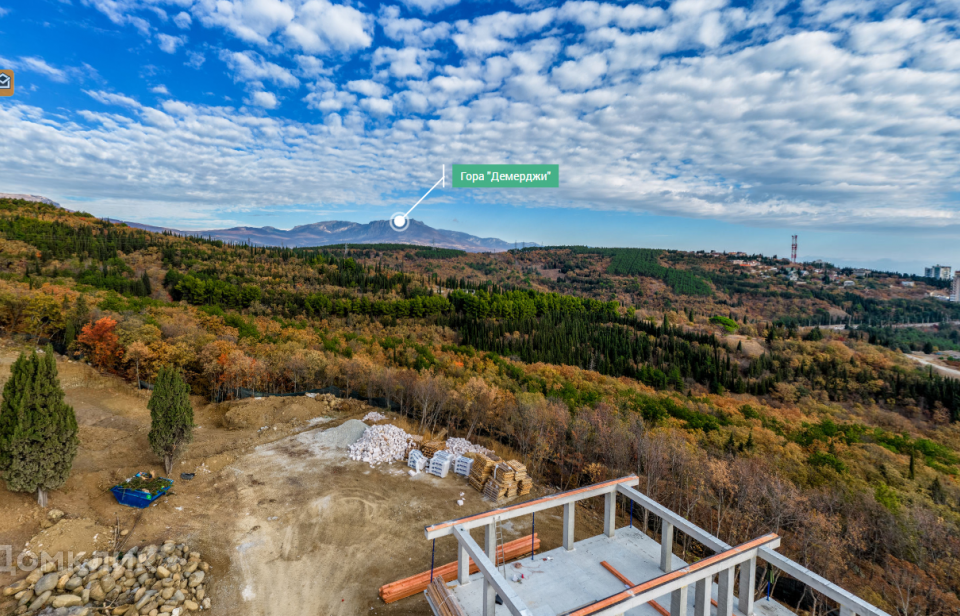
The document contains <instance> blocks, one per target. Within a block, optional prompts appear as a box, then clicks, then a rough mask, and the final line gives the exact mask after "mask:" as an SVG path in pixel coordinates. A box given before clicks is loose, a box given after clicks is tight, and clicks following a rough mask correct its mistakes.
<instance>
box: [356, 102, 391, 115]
mask: <svg viewBox="0 0 960 616" xmlns="http://www.w3.org/2000/svg"><path fill="white" fill-rule="evenodd" d="M360 106H361V107H362V108H364V109H366V110H367V111H369V112H370V113H371V114H373V115H375V116H388V115H393V103H392V102H391V101H388V100H385V99H382V98H365V99H363V100H362V101H360Z"/></svg>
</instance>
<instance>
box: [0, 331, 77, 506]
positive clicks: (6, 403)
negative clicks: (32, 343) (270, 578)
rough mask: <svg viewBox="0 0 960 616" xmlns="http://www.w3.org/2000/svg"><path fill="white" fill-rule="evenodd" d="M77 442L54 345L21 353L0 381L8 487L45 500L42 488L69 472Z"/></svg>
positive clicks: (59, 482) (0, 443)
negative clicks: (5, 378)
mask: <svg viewBox="0 0 960 616" xmlns="http://www.w3.org/2000/svg"><path fill="white" fill-rule="evenodd" d="M79 443H80V440H79V438H78V437H77V417H76V415H75V414H74V412H73V407H71V406H70V405H68V404H67V403H66V402H64V394H63V389H62V388H61V387H60V380H59V378H58V377H57V364H56V361H55V360H54V357H53V348H52V347H51V346H49V345H48V346H47V348H46V352H45V354H44V355H42V356H38V355H37V353H36V352H33V353H31V354H30V355H27V354H26V353H22V354H21V355H20V357H19V358H17V361H15V362H14V364H13V367H12V368H11V371H10V379H9V380H8V381H7V383H6V385H4V387H3V403H2V404H0V474H2V476H3V479H4V480H5V481H6V484H7V489H8V490H10V491H12V492H36V493H37V502H38V503H39V504H40V506H41V507H46V506H47V491H48V490H56V489H57V488H60V487H61V486H63V484H64V483H66V481H67V477H69V476H70V469H71V468H72V466H73V459H74V458H75V457H76V455H77V447H78V445H79Z"/></svg>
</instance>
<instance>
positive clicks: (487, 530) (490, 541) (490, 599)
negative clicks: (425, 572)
mask: <svg viewBox="0 0 960 616" xmlns="http://www.w3.org/2000/svg"><path fill="white" fill-rule="evenodd" d="M483 544H484V545H483V549H484V551H486V553H487V556H488V557H489V558H490V560H491V562H493V563H494V564H496V562H497V560H496V559H497V526H496V522H491V523H490V524H487V525H486V527H484V533H483ZM496 609H497V591H496V589H494V587H493V584H491V583H490V582H488V581H487V578H486V576H484V578H483V616H495V614H496ZM728 616H729V615H728Z"/></svg>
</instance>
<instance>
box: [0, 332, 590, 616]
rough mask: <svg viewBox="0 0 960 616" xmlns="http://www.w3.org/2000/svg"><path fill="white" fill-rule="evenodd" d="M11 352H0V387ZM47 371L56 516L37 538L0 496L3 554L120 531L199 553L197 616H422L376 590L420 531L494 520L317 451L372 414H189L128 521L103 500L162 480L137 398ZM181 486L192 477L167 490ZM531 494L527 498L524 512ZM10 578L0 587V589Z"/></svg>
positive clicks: (424, 554) (93, 376)
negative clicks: (68, 441)
mask: <svg viewBox="0 0 960 616" xmlns="http://www.w3.org/2000/svg"><path fill="white" fill-rule="evenodd" d="M19 350H20V349H19V347H15V346H13V345H12V344H11V343H6V346H2V343H0V381H5V380H6V378H7V377H8V375H9V368H10V364H12V363H13V360H14V359H15V358H16V356H17V354H18V352H19ZM58 368H59V371H60V379H61V383H62V385H63V387H64V390H65V392H66V398H67V401H68V403H70V404H72V405H73V407H74V409H75V411H76V414H77V420H78V423H79V424H80V451H79V453H78V455H77V458H76V461H75V463H74V466H73V472H72V474H71V477H70V479H69V481H68V482H67V485H66V486H65V487H64V488H63V489H62V490H58V491H55V492H52V493H51V494H50V509H53V508H57V509H60V510H62V511H64V512H65V513H66V516H65V517H64V519H63V520H61V521H60V522H58V523H57V524H56V525H54V526H52V527H49V526H50V523H49V522H48V521H47V518H46V512H45V511H44V510H42V509H41V508H40V507H38V506H37V504H36V501H35V498H34V496H33V495H31V494H22V493H11V492H8V491H7V490H6V488H5V487H0V546H4V545H12V546H13V553H14V554H17V553H19V552H20V551H21V550H23V549H25V548H27V549H31V550H34V551H36V552H39V551H41V550H44V551H47V552H48V553H54V552H56V551H60V550H62V551H64V552H68V551H72V552H74V553H76V552H80V551H87V552H90V551H92V550H94V549H111V548H112V547H113V545H112V544H113V537H114V531H115V528H116V526H117V524H118V523H119V526H120V528H122V529H126V530H128V531H130V532H129V536H128V537H127V538H126V546H128V547H129V546H133V545H145V544H148V543H159V542H162V541H163V540H165V539H176V540H177V541H178V542H179V541H183V542H185V543H188V544H189V545H191V547H193V548H194V549H197V550H200V551H201V552H202V553H203V555H204V560H207V561H208V562H210V564H211V566H212V567H213V569H212V572H211V573H212V582H211V584H210V588H209V594H210V596H211V598H212V599H213V609H212V613H213V614H218V615H219V614H223V615H227V614H229V615H231V616H243V615H250V616H262V615H272V614H276V615H283V616H287V615H290V616H294V615H304V616H307V615H310V616H321V615H328V614H329V615H333V614H358V613H371V614H424V615H426V614H429V613H430V611H429V608H428V607H427V605H426V602H425V601H424V600H423V599H422V598H421V597H419V596H415V597H411V598H409V599H405V600H402V601H400V602H397V603H394V604H391V605H385V604H384V603H383V602H382V601H380V599H379V598H378V596H377V589H378V588H379V587H380V586H381V585H382V584H385V583H387V582H391V581H394V580H396V579H399V578H402V577H406V576H409V575H413V574H415V573H419V572H421V571H425V570H427V569H429V567H430V559H431V552H430V549H431V545H430V542H428V541H427V540H426V539H424V536H423V527H424V526H426V525H428V524H431V523H434V522H440V521H444V520H448V519H453V518H457V517H461V516H465V515H469V514H471V513H476V512H480V511H486V510H489V509H492V508H493V507H494V505H493V504H492V503H490V502H487V501H484V500H482V499H481V497H480V495H479V493H477V492H475V491H474V490H472V489H471V488H470V487H469V485H468V484H467V482H466V481H465V480H464V479H462V478H460V477H457V476H455V475H453V474H452V473H451V474H450V475H449V476H448V477H446V478H444V479H440V478H437V477H433V476H429V475H420V476H418V477H416V478H410V477H409V476H408V475H407V473H406V467H405V466H404V465H403V463H400V462H398V463H394V464H392V465H384V466H380V467H378V468H375V469H374V468H371V467H370V466H369V465H367V464H364V463H361V462H355V461H352V460H349V459H348V458H347V457H346V451H345V450H342V449H332V448H329V447H325V446H324V445H323V444H322V441H323V437H322V435H323V432H324V431H325V430H329V429H333V428H336V427H338V426H340V425H341V424H343V423H344V422H345V421H347V420H349V419H360V418H362V416H363V415H364V414H366V412H368V411H370V410H372V409H371V408H370V407H368V406H366V405H364V404H361V403H354V402H352V401H351V402H347V403H345V404H336V403H334V404H330V403H329V400H314V399H310V398H268V399H264V400H246V401H242V402H237V403H228V404H221V405H217V404H206V403H205V401H203V400H200V399H198V398H195V399H194V408H195V422H196V424H197V428H196V429H195V431H194V441H193V442H192V443H191V444H190V446H189V447H188V449H187V451H186V452H185V454H184V455H183V457H182V458H181V459H179V460H178V461H177V463H176V465H175V468H174V473H173V476H172V478H174V479H175V480H176V484H175V486H174V488H173V490H172V491H171V492H170V493H169V494H168V495H167V496H165V497H163V498H161V499H160V500H159V501H158V503H157V504H155V505H153V506H151V507H149V508H147V509H145V510H142V512H141V511H140V510H137V509H131V508H128V507H123V506H121V505H119V504H118V503H117V502H116V500H115V499H114V497H113V495H112V494H111V493H110V492H109V489H110V487H111V486H113V485H115V484H116V483H117V482H118V481H119V480H122V479H124V478H126V477H129V476H131V475H133V474H134V473H136V472H139V471H148V470H153V471H155V472H158V473H162V471H163V466H162V463H161V462H160V460H159V459H157V458H156V457H155V456H154V455H153V453H152V452H151V451H150V448H149V445H148V442H147V433H148V431H149V425H150V414H149V411H148V410H147V408H146V403H147V400H148V393H149V392H141V393H140V394H139V395H138V392H137V391H136V390H135V389H133V387H132V386H131V385H130V384H128V383H126V382H124V381H122V380H121V379H118V378H115V377H112V376H103V375H100V374H98V373H97V372H96V371H95V370H93V369H92V368H90V367H89V366H86V365H83V364H79V363H75V362H70V361H67V360H66V359H62V358H59V359H58ZM0 384H2V383H0ZM227 415H229V416H230V417H229V419H228V418H227ZM393 419H394V420H397V418H393ZM228 425H229V426H234V427H233V429H230V428H228V427H227V426H228ZM235 426H243V427H235ZM264 427H266V429H263V428H264ZM182 472H188V473H196V477H195V478H194V479H193V480H191V481H183V480H181V479H180V477H179V475H180V473H182ZM461 493H463V498H464V501H465V502H464V505H463V506H458V505H457V502H456V501H457V499H458V498H459V497H460V494H461ZM540 494H542V491H541V490H540V489H537V488H535V490H534V492H533V493H532V494H531V495H530V497H531V498H532V497H536V496H538V495H540ZM560 522H561V519H560V512H559V510H556V511H547V512H542V513H540V514H539V515H538V516H537V520H536V525H537V532H538V533H539V534H540V536H541V540H542V542H543V543H542V549H543V550H546V549H552V548H554V547H557V546H558V545H559V544H560ZM577 522H578V524H577V538H578V539H579V538H585V537H587V536H590V535H593V534H597V533H598V532H599V529H600V528H602V523H601V522H600V520H599V517H598V516H597V515H595V514H593V513H591V512H588V511H585V510H582V511H581V512H580V513H579V514H578V520H577ZM529 532H530V529H529V520H523V521H519V520H515V521H513V522H512V523H507V524H505V525H504V534H505V538H506V540H510V539H514V538H516V537H519V536H521V535H523V534H527V533H529ZM480 538H481V537H480V536H479V535H478V536H477V539H478V540H479V539H480ZM455 558H456V542H455V541H454V540H453V539H452V538H445V539H441V540H438V541H437V546H436V563H437V564H442V563H446V562H450V561H452V560H455ZM0 559H3V554H2V552H0ZM0 564H6V563H0ZM23 575H25V574H20V575H17V576H10V575H9V574H6V573H0V586H5V585H8V584H10V583H12V582H13V581H14V580H15V579H17V578H18V577H22V576H23Z"/></svg>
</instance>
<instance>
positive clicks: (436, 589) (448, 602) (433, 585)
mask: <svg viewBox="0 0 960 616" xmlns="http://www.w3.org/2000/svg"><path fill="white" fill-rule="evenodd" d="M427 596H428V597H430V601H431V602H432V603H433V605H434V606H435V607H436V608H437V612H438V613H439V614H440V616H467V613H466V612H464V611H463V608H462V607H460V603H459V602H458V601H457V598H456V597H454V596H453V593H451V592H450V589H449V588H447V585H446V583H445V582H444V581H443V577H441V576H437V577H435V578H433V581H432V582H430V585H429V586H427Z"/></svg>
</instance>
